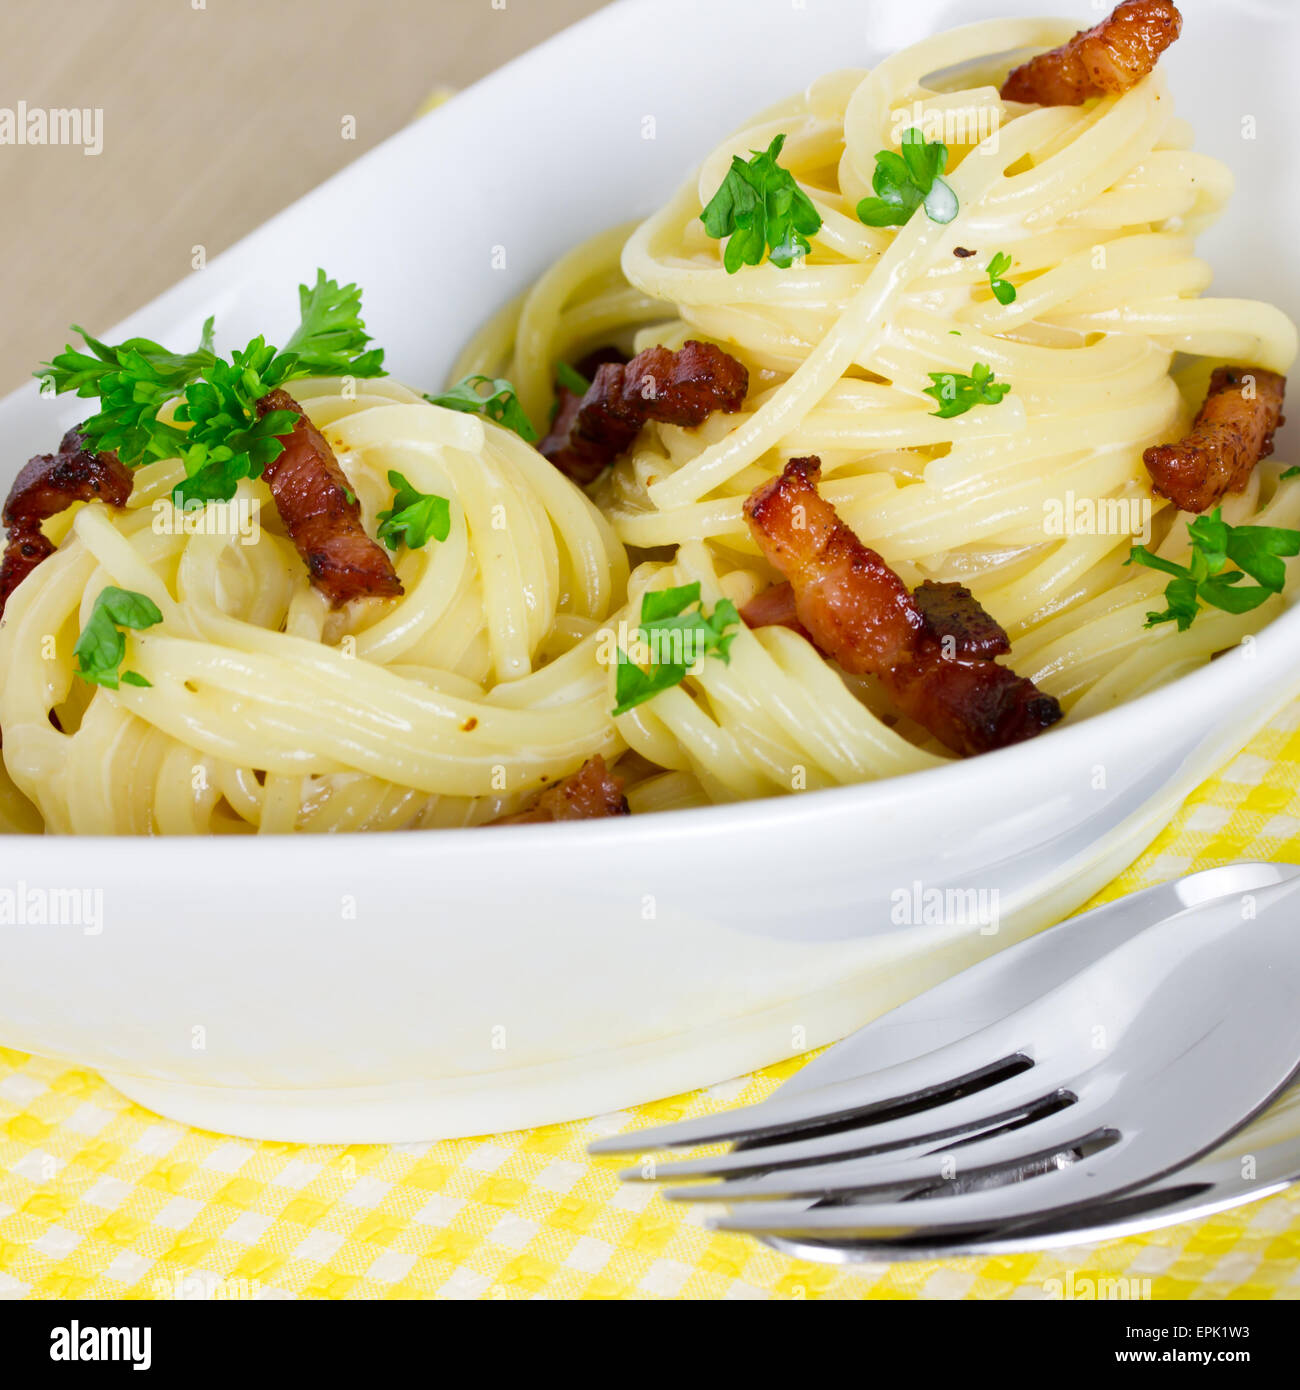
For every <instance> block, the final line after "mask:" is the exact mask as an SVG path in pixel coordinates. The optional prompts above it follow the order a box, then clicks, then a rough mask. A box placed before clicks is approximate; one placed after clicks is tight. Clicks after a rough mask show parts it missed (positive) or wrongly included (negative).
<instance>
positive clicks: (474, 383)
mask: <svg viewBox="0 0 1300 1390" xmlns="http://www.w3.org/2000/svg"><path fill="white" fill-rule="evenodd" d="M480 386H487V387H489V388H490V389H489V390H488V391H487V393H486V394H485V393H484V392H482V391H480V390H479V387H480ZM424 399H425V400H426V401H430V402H432V403H433V404H434V405H441V406H445V407H446V408H447V409H448V410H460V411H464V412H465V413H466V414H468V415H486V416H487V418H488V419H489V420H494V421H495V422H496V423H497V424H498V425H504V426H505V427H506V429H508V430H514V432H515V433H516V434H517V435H518V436H519V438H520V439H522V440H523V441H524V443H525V444H536V443H537V439H538V434H537V431H536V430H535V429H534V428H533V423H532V421H531V420H530V419H529V418H528V416H527V415H525V414H524V408H523V406H522V405H520V404H519V397H518V396H517V395H516V394H515V388H514V387H513V386H512V385H511V384H510V382H508V381H507V380H506V379H505V378H504V377H490V376H481V375H480V376H467V377H464V378H463V379H462V380H460V381H458V382H457V383H456V384H455V386H453V387H452V388H451V390H450V391H444V392H443V393H442V395H440V396H431V395H429V394H428V393H427V392H426V394H425V397H424Z"/></svg>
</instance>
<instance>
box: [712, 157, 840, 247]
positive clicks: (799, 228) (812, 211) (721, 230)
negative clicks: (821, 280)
mask: <svg viewBox="0 0 1300 1390" xmlns="http://www.w3.org/2000/svg"><path fill="white" fill-rule="evenodd" d="M784 144H785V136H784V135H777V136H774V137H773V139H772V143H771V144H770V145H769V146H768V147H767V149H766V150H751V151H750V155H751V156H752V157H751V158H750V159H749V160H744V159H741V158H740V156H739V155H733V156H732V159H731V168H730V169H729V170H728V171H727V177H726V178H725V179H723V181H722V186H721V187H720V188H719V189H718V191H717V192H716V193H715V194H714V195H713V197H712V198H710V199H709V203H708V206H707V207H706V208H705V209H704V211H703V212H702V213H701V214H700V221H701V222H703V223H704V230H705V231H706V232H708V234H709V235H710V236H711V237H712V238H713V239H714V240H715V241H721V240H722V239H723V237H727V238H729V239H728V241H727V246H726V250H725V251H724V252H723V255H722V264H723V265H724V266H725V267H726V270H727V274H728V275H734V274H735V273H736V271H738V270H739V269H740V267H741V266H742V265H759V264H760V263H761V262H762V260H763V257H764V256H765V255H766V257H767V259H768V260H769V261H771V262H772V264H773V265H776V266H780V267H781V269H782V270H785V269H787V268H788V267H789V266H791V265H793V264H794V262H795V260H796V259H797V258H798V257H800V256H806V255H807V254H808V253H809V251H811V250H812V243H811V242H809V240H808V238H809V237H810V236H813V235H815V234H816V233H817V232H819V231H820V230H821V225H822V218H821V213H819V212H818V211H817V208H816V206H815V205H814V204H813V201H812V199H811V198H809V196H808V195H807V194H806V193H805V192H804V191H803V189H802V188H800V187H799V185H798V183H797V182H796V181H795V177H794V175H793V174H792V173H791V172H790V171H789V170H788V169H785V168H782V166H781V165H780V164H778V163H777V162H776V161H777V156H778V155H779V154H780V153H781V148H782V146H783V145H784Z"/></svg>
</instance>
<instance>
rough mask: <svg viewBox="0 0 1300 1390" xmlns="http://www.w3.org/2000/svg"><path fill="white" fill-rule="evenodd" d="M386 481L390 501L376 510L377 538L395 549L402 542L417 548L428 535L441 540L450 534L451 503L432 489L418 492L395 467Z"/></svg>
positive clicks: (408, 546) (412, 548) (391, 548)
mask: <svg viewBox="0 0 1300 1390" xmlns="http://www.w3.org/2000/svg"><path fill="white" fill-rule="evenodd" d="M388 485H389V487H391V488H393V489H394V497H393V505H392V506H391V507H390V508H389V509H388V510H387V511H386V512H380V513H379V530H378V532H377V535H378V536H379V539H380V540H381V541H383V543H384V544H385V545H386V546H387V547H388V548H389V550H396V549H397V547H398V545H399V544H404V545H405V546H406V548H407V549H408V550H419V549H420V548H421V547H422V546H424V545H427V544H428V542H429V538H430V537H432V538H433V539H434V540H437V541H445V540H446V539H447V537H448V536H449V535H450V534H451V504H450V503H449V502H448V501H447V499H446V498H445V497H439V496H438V495H437V494H436V493H433V492H419V491H417V489H415V488H414V487H412V486H411V484H410V483H409V482H407V480H406V479H405V478H404V477H403V476H402V475H401V474H400V473H399V472H397V470H396V469H392V470H390V471H389V474H388Z"/></svg>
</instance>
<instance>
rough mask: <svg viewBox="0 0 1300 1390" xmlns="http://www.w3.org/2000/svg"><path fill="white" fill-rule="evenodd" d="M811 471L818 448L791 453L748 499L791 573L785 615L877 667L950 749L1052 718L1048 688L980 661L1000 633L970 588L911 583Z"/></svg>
mask: <svg viewBox="0 0 1300 1390" xmlns="http://www.w3.org/2000/svg"><path fill="white" fill-rule="evenodd" d="M820 475H821V463H820V460H818V459H817V458H800V459H791V460H790V462H789V463H788V464H787V465H786V468H785V471H784V472H783V473H782V474H781V476H780V477H779V478H774V479H772V480H771V481H770V482H767V483H764V484H762V485H761V486H760V487H758V488H756V489H755V491H754V492H753V493H752V494H751V495H750V497H749V498H748V499H747V500H746V502H745V516H746V518H747V519H748V521H749V527H750V530H751V532H752V533H753V535H754V539H755V540H756V541H757V542H758V544H759V546H760V547H761V549H762V551H763V554H764V555H766V557H767V559H768V560H769V561H770V562H771V564H772V565H773V566H775V568H776V569H777V570H779V571H780V572H781V573H782V574H783V575H785V576H786V578H787V579H788V581H789V584H790V594H791V596H792V597H793V600H794V614H793V616H794V617H795V618H796V619H797V621H798V623H799V624H800V626H801V627H802V629H803V630H804V631H805V632H806V633H807V635H808V636H809V637H810V638H811V640H812V641H813V643H814V644H815V645H816V646H817V647H818V648H819V649H820V650H821V651H822V652H824V653H825V654H826V655H827V656H830V657H832V658H834V660H835V661H837V662H838V663H839V664H840V666H842V667H843V668H844V670H846V671H848V672H850V673H852V674H856V675H866V674H871V675H875V676H877V677H878V678H879V679H880V681H881V684H882V685H883V686H884V687H885V689H886V690H887V691H888V692H889V694H890V696H891V697H892V698H893V700H894V702H895V704H897V706H898V707H899V709H900V710H901V711H902V712H903V713H904V714H906V715H908V716H909V717H910V718H912V719H914V720H915V721H916V722H917V723H918V724H921V725H922V726H923V727H925V728H926V729H928V730H929V731H930V732H931V733H932V734H934V736H935V737H936V738H938V739H939V740H940V741H941V742H942V743H944V744H945V745H946V746H947V747H949V748H951V749H952V750H953V751H954V752H957V753H961V754H963V755H970V754H973V753H984V752H987V751H989V750H990V749H993V748H1003V747H1006V746H1007V745H1008V744H1011V743H1020V742H1022V741H1023V740H1025V739H1028V738H1033V737H1034V736H1035V735H1036V734H1040V733H1042V731H1043V730H1044V729H1046V728H1049V727H1050V726H1051V725H1053V724H1055V723H1056V721H1057V720H1058V719H1060V717H1061V707H1060V705H1059V704H1057V702H1056V700H1055V699H1053V698H1052V696H1050V695H1045V694H1043V692H1042V691H1040V690H1039V689H1038V688H1037V687H1036V686H1035V685H1034V683H1033V682H1032V681H1029V680H1026V679H1025V678H1024V677H1022V676H1018V675H1016V673H1015V672H1014V671H1012V670H1010V669H1009V668H1008V667H1006V666H999V665H998V663H997V662H995V661H991V660H989V659H988V657H989V656H990V655H992V654H993V653H996V652H1004V651H1006V650H1007V646H1008V643H1007V638H1006V634H1005V633H1004V632H1003V631H1002V629H1001V628H1000V627H998V625H997V624H996V623H995V622H994V621H993V619H992V618H990V617H989V616H988V614H986V613H985V612H984V610H983V609H981V608H980V606H979V604H978V603H976V601H975V599H974V598H973V597H972V596H971V594H970V593H969V591H968V590H966V589H965V588H963V587H962V586H961V585H960V584H923V585H921V587H920V589H919V590H918V591H917V593H916V594H911V593H909V592H908V589H907V586H906V585H905V584H904V583H903V581H902V580H901V579H900V578H899V577H898V575H897V574H895V573H894V571H893V570H892V569H890V567H889V566H888V565H887V564H886V563H885V561H884V560H883V559H882V558H881V556H880V555H878V554H877V553H876V552H875V551H874V550H872V549H870V548H869V547H868V546H865V545H863V543H862V542H861V541H860V540H859V539H858V538H857V536H856V535H855V534H854V532H853V531H852V530H851V529H850V528H849V527H848V526H846V525H845V524H844V522H843V521H841V520H840V518H839V516H838V515H837V514H836V512H835V508H834V507H832V506H831V504H830V503H829V502H827V501H826V500H825V498H823V497H822V496H821V494H820V493H819V492H818V491H817V481H818V479H819V477H820ZM777 587H778V588H780V587H782V586H777ZM759 598H760V599H762V598H763V595H759ZM755 602H757V601H755ZM764 610H766V611H767V613H768V614H769V615H772V614H775V615H777V620H782V619H781V617H780V615H781V614H782V613H786V614H788V612H789V608H788V601H787V600H785V599H784V597H783V596H777V597H775V598H773V599H771V600H768V602H767V604H766V605H760V606H759V608H758V610H757V613H758V614H759V615H761V614H762V612H763V611H764ZM755 616H756V610H755V603H750V604H748V605H746V608H745V617H746V620H747V621H749V622H751V623H752V622H753V619H754V617H755ZM770 620H771V617H770V616H769V621H770ZM945 639H947V640H945Z"/></svg>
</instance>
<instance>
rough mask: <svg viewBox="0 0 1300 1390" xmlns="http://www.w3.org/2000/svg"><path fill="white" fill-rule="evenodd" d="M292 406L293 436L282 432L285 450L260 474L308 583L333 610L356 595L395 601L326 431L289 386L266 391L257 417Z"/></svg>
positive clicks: (385, 561)
mask: <svg viewBox="0 0 1300 1390" xmlns="http://www.w3.org/2000/svg"><path fill="white" fill-rule="evenodd" d="M273 410H291V411H293V413H294V414H295V415H297V416H298V423H297V424H296V425H294V427H293V431H292V433H290V434H282V435H280V436H279V440H280V442H281V444H283V445H284V452H283V453H282V454H281V455H280V457H279V458H277V459H274V460H272V462H270V463H268V464H267V465H266V468H265V470H264V471H263V473H262V476H263V477H264V478H265V479H266V484H267V486H268V487H269V488H270V489H271V496H272V497H274V498H275V505H276V508H277V509H278V510H279V513H280V518H281V520H282V521H283V522H284V528H285V530H286V531H288V533H289V539H290V540H291V541H293V543H294V546H295V547H296V548H297V551H298V554H299V555H301V556H302V558H303V560H304V561H305V562H306V565H307V568H308V569H309V570H310V571H311V582H312V583H313V584H314V585H315V586H316V587H317V588H318V589H319V590H320V591H321V592H322V593H323V594H325V595H326V596H327V597H328V598H329V600H330V602H331V603H332V604H333V605H334V607H335V608H338V607H340V606H341V605H342V604H344V603H346V602H347V601H348V600H349V599H354V598H362V597H365V598H396V597H397V596H398V595H399V594H400V593H401V592H402V582H401V580H400V579H398V577H397V571H396V570H394V569H393V565H392V561H390V560H389V558H388V555H387V553H386V552H385V551H384V549H383V547H382V546H380V545H378V544H377V543H376V542H375V541H372V540H371V539H370V537H369V536H368V535H367V534H366V531H365V528H364V527H363V526H362V524H361V507H360V506H359V504H358V503H357V500H356V498H355V497H354V496H353V495H352V490H351V489H350V488H349V487H348V480H347V478H346V477H345V476H344V474H343V470H342V469H341V468H340V467H339V464H338V460H337V459H336V458H335V457H334V450H333V449H331V448H330V446H329V443H328V441H327V440H326V439H325V436H324V435H323V434H321V432H320V431H319V430H318V429H317V428H316V426H315V425H313V424H312V422H311V421H310V420H309V419H308V418H307V415H306V413H305V412H304V411H303V408H302V406H300V405H299V404H298V402H297V401H296V400H294V398H293V397H292V396H291V395H290V394H289V393H288V392H287V391H280V390H276V391H268V392H267V393H266V395H265V396H263V397H262V399H261V400H260V401H258V403H257V413H258V415H259V416H263V415H268V414H269V413H270V412H271V411H273Z"/></svg>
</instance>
